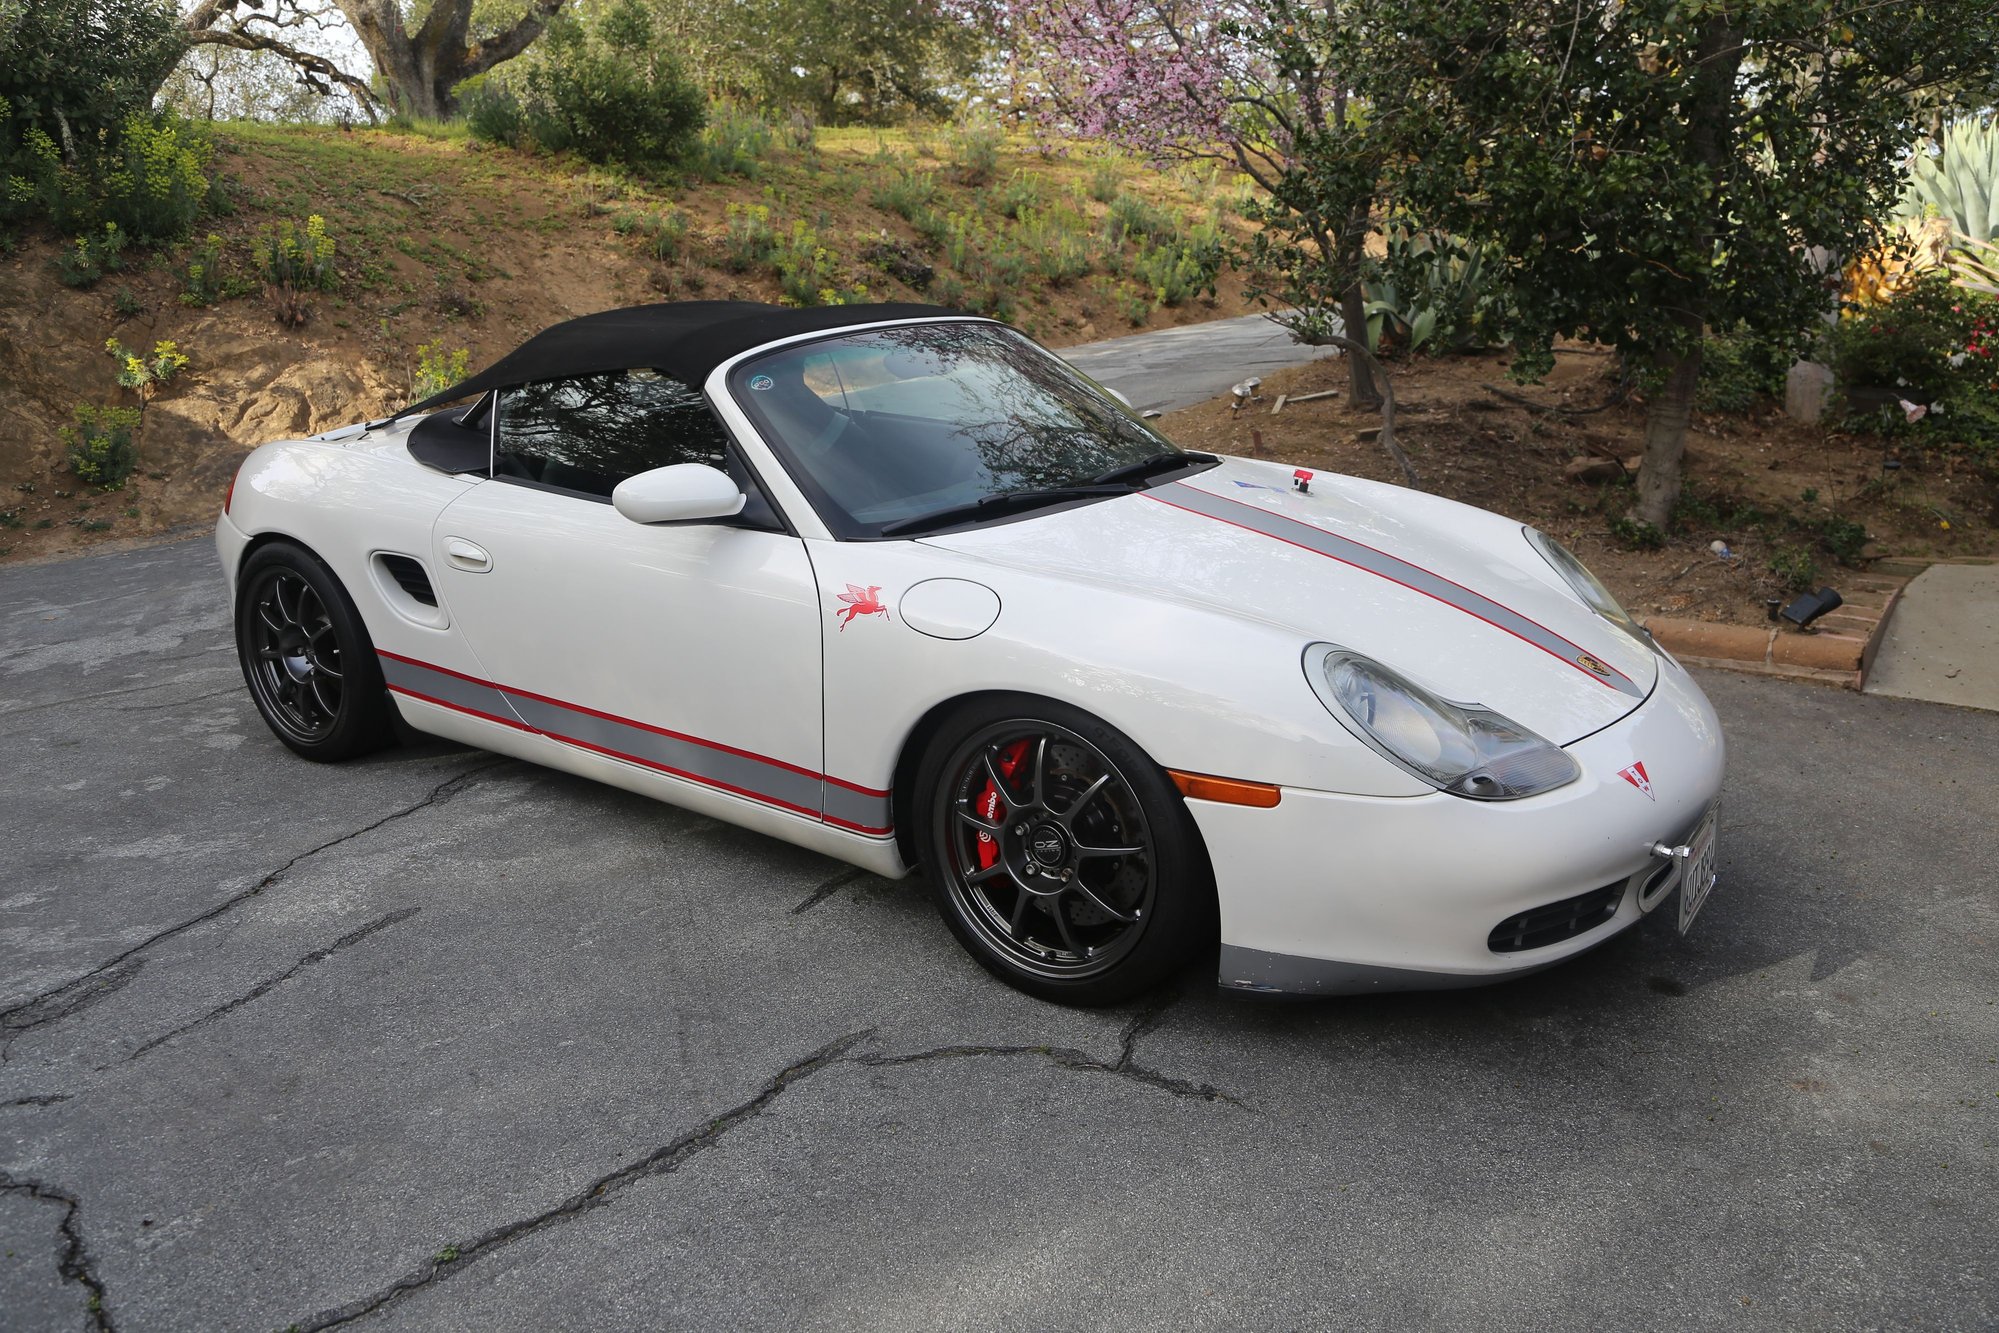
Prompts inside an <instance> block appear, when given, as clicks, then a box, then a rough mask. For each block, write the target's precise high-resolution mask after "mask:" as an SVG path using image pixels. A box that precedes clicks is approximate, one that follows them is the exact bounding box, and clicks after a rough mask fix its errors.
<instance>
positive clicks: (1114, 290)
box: [1097, 277, 1159, 328]
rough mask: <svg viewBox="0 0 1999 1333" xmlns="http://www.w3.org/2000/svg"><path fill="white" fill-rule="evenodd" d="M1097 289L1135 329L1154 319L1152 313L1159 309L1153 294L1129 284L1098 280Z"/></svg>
mask: <svg viewBox="0 0 1999 1333" xmlns="http://www.w3.org/2000/svg"><path fill="white" fill-rule="evenodd" d="M1097 287H1098V289H1099V290H1101V291H1102V292H1103V294H1104V296H1105V297H1106V298H1107V299H1108V300H1109V301H1110V303H1111V307H1112V309H1114V310H1116V311H1117V313H1118V316H1119V317H1120V318H1122V319H1123V320H1124V322H1125V323H1127V324H1129V325H1131V326H1132V327H1133V328H1138V327H1139V326H1140V325H1142V324H1144V323H1145V321H1146V320H1148V319H1150V318H1152V312H1153V311H1154V310H1157V309H1158V308H1159V307H1158V305H1157V304H1156V303H1155V302H1154V301H1153V299H1152V293H1151V292H1149V291H1147V290H1145V289H1144V288H1141V287H1137V286H1134V285H1133V284H1131V283H1129V282H1121V281H1119V280H1117V279H1115V278H1107V277H1106V278H1099V279H1097Z"/></svg>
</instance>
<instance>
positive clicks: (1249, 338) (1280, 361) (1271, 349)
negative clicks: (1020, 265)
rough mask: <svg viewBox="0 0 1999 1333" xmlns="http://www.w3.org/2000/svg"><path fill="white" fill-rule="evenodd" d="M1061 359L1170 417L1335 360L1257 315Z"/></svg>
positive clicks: (1064, 352)
mask: <svg viewBox="0 0 1999 1333" xmlns="http://www.w3.org/2000/svg"><path fill="white" fill-rule="evenodd" d="M1060 354H1061V356H1062V358H1063V359H1064V360H1066V361H1067V362H1068V363H1069V364H1070V365H1072V366H1074V367H1076V369H1078V370H1080V371H1082V372H1083V373H1084V374H1085V375H1088V376H1089V377H1090V378H1091V379H1093V380H1095V381H1097V383H1099V384H1103V385H1107V386H1108V387H1110V388H1113V389H1116V390H1117V391H1118V392H1119V393H1121V394H1123V395H1124V396H1125V397H1127V398H1129V399H1130V400H1131V405H1132V406H1133V407H1136V408H1137V409H1138V410H1139V411H1141V412H1155V411H1156V412H1171V411H1173V410H1174V409H1175V408H1181V407H1192V406H1193V405H1194V404H1196V403H1205V402H1207V401H1208V400H1209V399H1210V398H1216V397H1219V396H1220V395H1222V394H1225V393H1227V392H1228V391H1229V389H1230V387H1231V386H1233V385H1234V384H1236V383H1237V382H1239V381H1241V380H1244V379H1247V378H1249V377H1251V376H1257V377H1259V378H1260V377H1262V376H1264V375H1268V374H1269V373H1270V372H1271V371H1273V370H1282V369H1284V368H1285V367H1286V366H1302V365H1304V364H1305V363H1306V362H1307V361H1316V360H1318V359H1319V358H1320V357H1325V356H1333V355H1336V354H1337V353H1336V349H1334V348H1331V347H1306V346H1303V345H1301V344H1299V343H1295V342H1293V341H1291V335H1290V334H1289V333H1287V332H1286V331H1285V330H1284V329H1283V328H1281V327H1279V326H1278V325H1276V324H1273V323H1272V322H1271V321H1269V320H1268V319H1265V318H1264V317H1263V316H1262V315H1244V316H1241V317H1240V318H1237V319H1218V320H1214V321H1211V322H1210V323H1207V324H1186V325H1182V326H1181V327H1180V328H1177V329H1157V330H1154V331H1153V332H1150V333H1134V334H1132V335H1130V336H1129V337H1125V338H1111V339H1108V340H1107V341H1104V342H1094V343H1083V344H1081V345H1079V346H1076V347H1064V348H1062V349H1061V353H1060Z"/></svg>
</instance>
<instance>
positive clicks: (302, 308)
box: [256, 213, 340, 326]
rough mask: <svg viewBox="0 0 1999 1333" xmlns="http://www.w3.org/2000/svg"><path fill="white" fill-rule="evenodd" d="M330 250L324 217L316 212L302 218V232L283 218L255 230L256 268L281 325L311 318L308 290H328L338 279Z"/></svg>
mask: <svg viewBox="0 0 1999 1333" xmlns="http://www.w3.org/2000/svg"><path fill="white" fill-rule="evenodd" d="M333 251H334V246H333V238H332V237H330V236H328V235H327V234H326V219H325V218H323V217H321V216H320V215H319V214H317V213H314V214H313V215H312V216H311V217H308V218H307V219H306V220H305V228H304V230H303V231H301V230H300V229H299V228H297V227H294V226H293V225H292V224H291V222H290V221H284V222H280V223H278V224H277V225H276V226H273V227H265V228H264V229H263V230H262V231H260V232H258V234H257V244H256V256H257V267H258V269H259V270H260V271H261V272H262V274H263V277H264V284H265V290H266V291H267V292H268V293H269V295H270V298H271V309H272V312H273V313H274V314H276V315H277V317H278V322H279V323H280V324H284V325H288V326H295V325H299V324H303V323H305V322H306V320H308V319H310V318H311V317H312V306H311V304H310V302H309V300H308V299H307V297H308V293H311V292H330V291H332V290H333V288H334V286H335V285H336V284H337V283H338V282H339V280H340V275H339V274H338V273H337V272H336V271H335V270H334V267H333Z"/></svg>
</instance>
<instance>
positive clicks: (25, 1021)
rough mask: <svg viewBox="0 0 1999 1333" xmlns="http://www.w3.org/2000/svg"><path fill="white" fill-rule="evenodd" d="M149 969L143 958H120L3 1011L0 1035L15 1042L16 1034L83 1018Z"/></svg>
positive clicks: (124, 956) (0, 1018)
mask: <svg viewBox="0 0 1999 1333" xmlns="http://www.w3.org/2000/svg"><path fill="white" fill-rule="evenodd" d="M145 965H146V960H145V959H143V958H134V957H131V956H130V955H129V954H120V955H119V956H118V957H116V958H114V959H112V960H111V961H110V962H108V963H106V964H105V965H104V966H102V967H99V968H96V969H94V970H92V971H90V972H87V973H85V974H84V975H83V976H81V977H78V978H77V979H76V980H75V981H71V982H66V983H64V984H63V985H61V986H58V987H57V988H56V989H54V990H52V991H47V992H45V993H43V994H41V995H38V996H36V997H35V998H34V999H32V1000H26V1001H23V1002H22V1003H20V1004H17V1005H15V1006H14V1007H13V1008H11V1009H6V1010H0V1033H5V1034H7V1036H8V1037H9V1038H10V1039H11V1037H12V1036H13V1035H14V1034H16V1033H20V1032H26V1031H27V1030H28V1029H29V1028H36V1027H40V1026H41V1025H42V1024H44V1023H53V1022H55V1021H57V1020H58V1019H63V1018H68V1017H70V1016H71V1015H72V1014H80V1013H82V1012H83V1011H84V1010H86V1009H88V1008H90V1007H91V1006H92V1005H94V1004H97V1003H98V1002H99V1001H102V1000H108V999H110V998H111V997H112V996H113V995H116V994H117V993H118V992H119V991H121V990H124V989H125V988H126V987H127V986H129V985H131V984H132V982H133V981H134V980H135V979H136V978H137V977H138V975H139V970H140V969H141V968H143V967H145Z"/></svg>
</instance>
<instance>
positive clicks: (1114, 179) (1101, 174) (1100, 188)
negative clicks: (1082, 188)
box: [1086, 158, 1124, 204]
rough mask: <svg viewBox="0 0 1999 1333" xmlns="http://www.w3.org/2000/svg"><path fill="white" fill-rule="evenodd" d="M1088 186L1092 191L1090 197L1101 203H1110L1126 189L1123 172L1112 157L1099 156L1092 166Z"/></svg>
mask: <svg viewBox="0 0 1999 1333" xmlns="http://www.w3.org/2000/svg"><path fill="white" fill-rule="evenodd" d="M1086 188H1087V189H1088V190H1089V192H1090V198H1092V199H1094V200H1096V201H1097V202H1098V203H1100V204H1108V203H1109V202H1110V201H1111V200H1113V199H1115V198H1117V197H1118V195H1119V194H1120V193H1121V192H1122V191H1123V190H1124V176H1123V173H1121V172H1120V171H1119V170H1118V169H1117V164H1116V163H1114V162H1112V161H1111V160H1110V159H1108V158H1099V159H1098V160H1097V161H1096V162H1095V163H1094V164H1093V165H1092V166H1091V167H1090V179H1089V184H1088V186H1087V187H1086Z"/></svg>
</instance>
